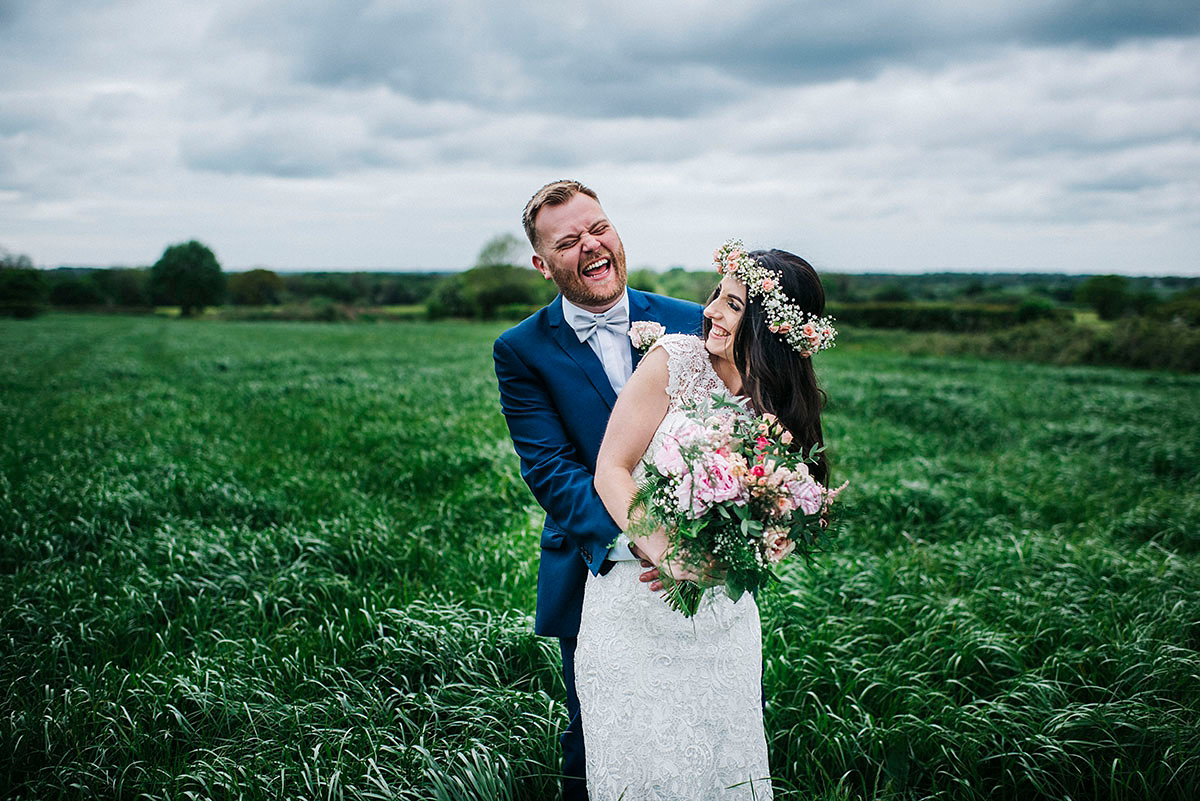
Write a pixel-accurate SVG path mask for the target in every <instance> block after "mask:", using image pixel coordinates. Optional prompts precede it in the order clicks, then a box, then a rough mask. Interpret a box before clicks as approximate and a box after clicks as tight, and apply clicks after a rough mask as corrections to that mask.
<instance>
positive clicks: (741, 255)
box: [713, 239, 837, 358]
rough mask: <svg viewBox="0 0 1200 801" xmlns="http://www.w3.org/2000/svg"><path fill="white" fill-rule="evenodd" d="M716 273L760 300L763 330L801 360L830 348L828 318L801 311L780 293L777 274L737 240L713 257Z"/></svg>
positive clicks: (833, 334) (832, 334)
mask: <svg viewBox="0 0 1200 801" xmlns="http://www.w3.org/2000/svg"><path fill="white" fill-rule="evenodd" d="M713 261H714V262H715V263H716V265H717V272H719V273H720V274H721V275H731V276H733V277H734V278H736V279H738V280H739V281H741V282H742V283H743V284H745V285H746V292H747V294H750V295H754V296H755V297H758V298H760V299H761V300H762V305H763V311H764V312H766V318H767V328H769V329H771V333H773V334H778V335H779V336H780V337H782V338H783V340H784V341H785V342H787V343H788V344H789V345H791V346H792V348H794V349H795V350H796V352H797V353H799V354H800V355H801V356H803V357H805V358H808V357H809V356H812V355H813V354H814V353H817V352H818V351H822V350H825V349H826V348H832V347H833V345H834V342H833V340H834V338H835V337H836V336H837V331H836V330H835V329H834V327H833V318H832V317H819V316H817V315H815V314H811V313H809V312H806V311H804V310H803V309H801V308H800V307H799V306H797V305H796V304H795V303H794V302H793V301H791V300H790V299H789V298H788V296H787V294H786V293H785V292H784V291H783V286H782V280H781V276H780V275H779V273H777V272H775V271H774V270H771V269H769V268H767V267H764V266H763V265H761V264H759V262H758V261H757V260H756V259H755V258H754V257H752V256H750V255H749V254H748V253H746V248H745V246H744V245H743V244H742V240H740V239H730V240H729V241H728V242H726V243H725V244H724V245H721V247H719V248H717V249H716V252H714V253H713Z"/></svg>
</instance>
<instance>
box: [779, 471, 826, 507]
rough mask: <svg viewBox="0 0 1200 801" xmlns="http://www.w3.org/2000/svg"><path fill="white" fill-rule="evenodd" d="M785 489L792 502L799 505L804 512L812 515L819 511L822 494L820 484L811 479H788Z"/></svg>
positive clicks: (822, 498)
mask: <svg viewBox="0 0 1200 801" xmlns="http://www.w3.org/2000/svg"><path fill="white" fill-rule="evenodd" d="M787 490H788V492H789V493H791V496H792V503H794V504H795V505H796V506H797V507H799V508H800V509H801V510H802V511H803V512H804V514H806V515H812V514H816V513H817V512H819V511H821V504H822V502H823V501H824V496H823V494H822V492H821V485H820V484H818V483H817V482H815V481H812V480H811V479H810V480H808V481H789V482H787Z"/></svg>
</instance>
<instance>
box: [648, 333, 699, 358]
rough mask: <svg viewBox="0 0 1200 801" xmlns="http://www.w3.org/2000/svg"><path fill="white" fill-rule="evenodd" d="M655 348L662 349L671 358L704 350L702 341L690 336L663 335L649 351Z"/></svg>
mask: <svg viewBox="0 0 1200 801" xmlns="http://www.w3.org/2000/svg"><path fill="white" fill-rule="evenodd" d="M655 348H662V349H663V350H665V351H666V352H667V353H668V354H669V355H671V356H676V355H683V354H686V353H699V352H700V351H702V350H704V340H703V339H701V338H700V337H698V336H693V335H692V334H663V335H662V336H661V337H659V338H658V339H656V340H655V341H654V345H653V346H652V347H651V348H650V351H653V350H654V349H655ZM650 351H647V354H649V352H650Z"/></svg>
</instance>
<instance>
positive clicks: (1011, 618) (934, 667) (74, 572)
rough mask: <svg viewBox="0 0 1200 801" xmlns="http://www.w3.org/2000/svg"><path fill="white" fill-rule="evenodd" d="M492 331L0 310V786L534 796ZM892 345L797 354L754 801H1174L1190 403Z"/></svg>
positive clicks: (1179, 380) (1188, 599)
mask: <svg viewBox="0 0 1200 801" xmlns="http://www.w3.org/2000/svg"><path fill="white" fill-rule="evenodd" d="M499 330H500V326H499V325H490V326H489V325H470V324H455V323H442V324H426V323H411V324H397V325H371V324H358V325H340V324H333V325H318V324H289V323H231V322H228V323H216V322H208V321H180V320H167V319H161V318H120V317H117V318H109V317H84V316H80V317H74V316H49V317H45V318H40V319H37V320H33V321H22V322H15V321H0V431H2V432H3V438H2V440H0V443H2V444H0V459H2V460H3V473H2V476H0V619H2V631H3V636H2V637H0V682H2V683H3V686H9V687H10V688H11V689H10V690H9V691H8V692H7V693H6V694H5V695H3V696H0V797H3V798H27V799H50V798H87V797H101V798H122V799H125V798H128V799H134V798H208V797H211V798H248V799H255V798H318V797H319V798H353V799H366V798H401V799H424V798H436V799H468V798H471V799H475V798H478V799H485V798H501V799H541V798H551V797H553V795H554V788H555V786H556V781H555V779H554V777H553V772H554V769H555V765H556V762H557V741H556V735H557V732H558V730H559V728H560V726H561V725H562V724H563V713H562V710H561V707H560V705H559V703H558V698H559V686H558V678H557V670H556V666H557V649H556V646H555V644H554V643H553V642H551V641H545V640H542V639H540V638H536V637H534V636H533V635H532V634H531V624H530V614H531V612H532V609H533V591H534V583H535V581H534V576H535V571H536V558H537V542H538V524H539V516H538V515H537V510H536V507H535V506H534V504H533V503H532V499H531V497H530V496H529V495H528V492H527V491H526V489H525V488H524V485H523V484H522V483H521V481H520V478H519V476H518V473H517V463H516V457H515V456H514V455H513V453H512V450H511V446H510V444H509V441H508V437H507V433H506V430H505V427H504V422H503V419H502V418H501V416H500V413H499V410H498V402H497V395H496V389H495V379H494V376H493V374H492V369H491V351H490V345H491V340H492V339H493V338H494V336H495V335H496V334H497V333H498V332H499ZM886 344H887V343H886V337H882V338H881V337H872V338H866V337H864V338H862V339H861V340H858V341H856V340H855V339H854V338H853V336H849V337H847V338H846V339H845V340H844V341H843V342H842V343H841V345H840V346H839V347H838V348H836V349H835V350H833V351H831V352H829V353H827V354H822V355H821V357H819V359H820V361H819V367H820V370H821V374H822V377H823V380H824V383H825V386H826V389H827V390H828V392H829V394H830V398H831V402H830V406H829V408H828V410H827V413H826V418H825V419H826V433H827V438H828V440H829V443H830V446H831V447H830V453H831V457H832V459H833V462H834V469H835V472H836V476H837V477H838V478H844V479H849V480H850V481H851V482H852V489H851V490H850V491H848V493H847V494H846V496H845V499H846V507H845V511H844V514H843V518H842V521H841V531H842V537H841V544H840V547H839V549H838V550H837V551H836V552H835V553H833V554H830V555H827V556H826V557H825V558H823V559H822V560H821V561H820V562H819V563H818V564H817V565H816V566H815V567H813V568H806V567H805V566H803V565H802V564H795V565H791V566H790V567H788V569H787V570H786V576H785V583H784V584H783V585H782V586H781V587H780V588H778V589H776V590H774V591H772V592H770V593H767V594H765V595H764V596H763V598H762V606H763V621H764V631H765V635H766V636H765V656H766V668H765V676H764V687H765V690H766V695H767V711H766V722H767V729H768V737H769V740H770V748H771V760H772V769H773V773H774V775H775V776H776V777H777V783H776V788H777V791H776V792H777V797H779V798H783V799H791V798H794V799H801V798H803V799H849V798H864V799H925V798H939V799H1022V801H1025V800H1026V799H1063V798H1071V799H1079V800H1082V799H1093V798H1094V799H1145V798H1153V799H1161V800H1164V801H1165V800H1166V799H1190V798H1192V797H1194V793H1195V788H1196V787H1197V786H1198V785H1200V485H1198V480H1200V402H1198V401H1200V377H1197V376H1181V375H1175V374H1168V373H1154V372H1135V371H1121V370H1112V369H1084V368H1054V367H1043V366H1029V365H1022V364H1017V363H999V362H975V361H969V360H954V359H935V358H915V357H910V356H904V355H901V354H897V353H894V352H890V351H889V350H888V349H887V347H886Z"/></svg>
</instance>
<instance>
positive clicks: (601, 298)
mask: <svg viewBox="0 0 1200 801" xmlns="http://www.w3.org/2000/svg"><path fill="white" fill-rule="evenodd" d="M604 258H607V259H608V263H609V266H608V271H609V274H608V276H607V277H606V278H605V279H604V280H603V281H600V282H596V281H589V280H588V279H587V278H585V277H584V275H583V269H584V266H585V265H587V264H594V263H596V261H598V260H600V259H604ZM625 280H626V269H625V250H624V248H620V249H618V250H617V251H615V252H614V251H610V250H605V252H604V253H601V254H596V255H594V256H590V257H589V258H588V259H587V260H586V261H581V263H580V264H579V265H577V267H576V268H575V269H574V270H569V271H568V270H563V271H561V272H555V274H554V283H555V285H556V286H558V291H559V292H561V293H562V296H563V297H564V298H566V299H567V300H569V301H571V302H572V303H574V304H575V305H576V306H583V307H587V306H603V305H604V304H606V303H612V302H614V301H616V300H617V299H618V298H619V297H621V293H622V292H624V291H625Z"/></svg>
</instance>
